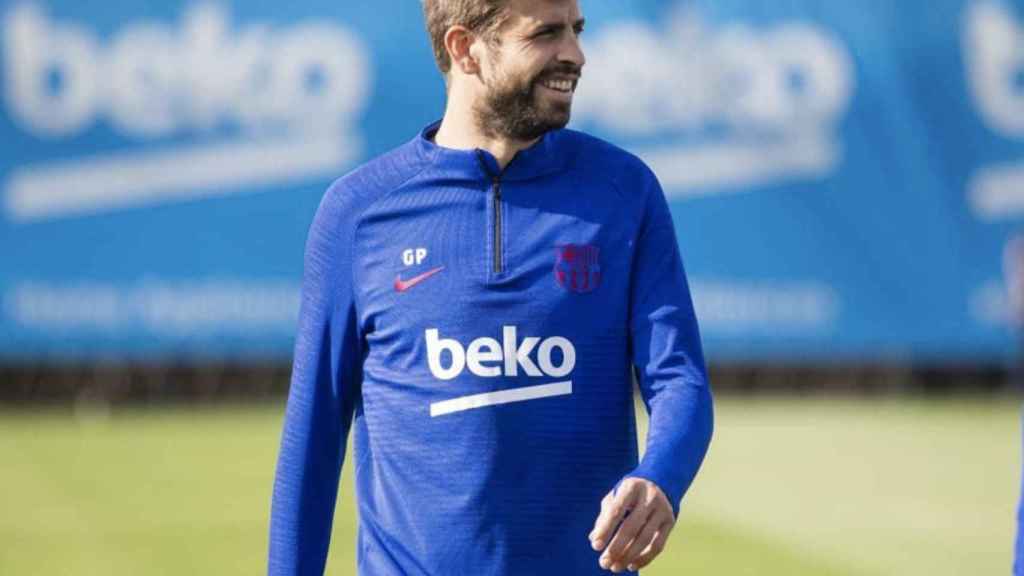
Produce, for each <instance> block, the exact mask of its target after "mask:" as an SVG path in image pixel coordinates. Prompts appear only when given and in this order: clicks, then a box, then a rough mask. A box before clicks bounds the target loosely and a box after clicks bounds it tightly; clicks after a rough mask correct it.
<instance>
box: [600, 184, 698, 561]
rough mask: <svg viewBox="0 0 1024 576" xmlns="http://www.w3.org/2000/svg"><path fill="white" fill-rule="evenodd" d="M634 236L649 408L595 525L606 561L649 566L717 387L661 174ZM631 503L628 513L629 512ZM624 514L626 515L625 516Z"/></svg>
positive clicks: (638, 331) (634, 289)
mask: <svg viewBox="0 0 1024 576" xmlns="http://www.w3.org/2000/svg"><path fill="white" fill-rule="evenodd" d="M645 174H646V175H647V182H648V184H647V186H648V194H647V205H646V209H645V211H644V216H643V220H642V222H641V225H640V232H639V234H638V237H637V241H636V254H635V257H634V265H633V276H632V278H631V286H630V326H629V331H630V353H631V355H632V360H633V365H634V368H635V372H636V376H637V380H638V382H639V384H640V393H641V395H642V396H643V400H644V406H645V407H646V408H647V412H648V414H649V416H650V418H649V420H650V425H649V427H648V432H647V450H646V452H645V453H644V457H643V459H642V460H641V462H640V464H639V466H637V468H636V469H635V470H633V471H632V472H631V473H629V474H627V475H626V477H625V478H624V479H623V480H622V481H621V482H620V484H619V485H618V486H617V487H616V489H615V490H613V491H612V492H611V493H609V494H608V496H606V497H605V499H604V501H602V503H601V514H600V516H599V517H598V519H597V522H596V524H595V528H594V531H593V532H592V533H591V539H592V541H593V546H594V548H595V549H597V550H604V554H602V556H601V560H600V562H601V566H602V567H604V568H606V569H611V570H613V571H614V572H620V571H621V570H623V569H629V570H635V569H638V568H642V567H644V566H646V565H647V564H648V563H649V562H651V560H653V559H654V558H655V557H656V556H657V555H658V554H659V553H660V552H661V550H662V547H663V546H664V545H665V542H666V541H667V539H668V534H669V532H670V531H671V530H672V527H673V526H674V525H675V521H676V517H677V516H678V514H679V503H680V501H681V500H682V497H683V494H685V493H686V490H687V489H688V488H689V487H690V484H691V483H692V482H693V479H694V477H695V476H696V475H697V470H698V469H699V468H700V465H701V463H702V462H703V460H704V455H705V454H706V453H707V449H708V445H709V444H710V442H711V431H712V423H713V414H712V407H711V392H710V389H709V387H708V382H707V370H706V368H705V366H704V354H703V352H702V350H701V344H700V334H699V332H698V329H697V320H696V317H695V316H694V312H693V303H692V302H691V299H690V290H689V287H688V285H687V282H686V273H685V272H684V270H683V264H682V258H681V257H680V255H679V245H678V243H677V242H676V236H675V227H674V226H673V224H672V217H671V214H670V213H669V210H668V204H667V202H666V201H665V195H664V193H663V192H662V190H661V186H660V185H659V184H658V181H657V179H656V178H655V176H654V175H653V174H652V173H650V172H649V171H645ZM627 513H628V515H627ZM620 523H621V524H620Z"/></svg>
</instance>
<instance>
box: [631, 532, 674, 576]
mask: <svg viewBox="0 0 1024 576" xmlns="http://www.w3.org/2000/svg"><path fill="white" fill-rule="evenodd" d="M672 526H673V524H672V523H671V522H666V523H664V524H662V525H661V527H659V528H658V533H657V534H656V535H655V536H654V539H653V540H651V543H650V545H648V546H647V548H646V549H644V551H643V552H641V553H640V555H639V556H637V557H636V558H635V559H634V560H633V561H632V562H630V564H629V569H630V570H639V569H641V568H643V567H644V566H647V565H648V564H650V563H651V561H652V560H654V559H655V558H657V557H658V554H661V551H662V550H664V549H665V543H666V542H668V535H669V534H670V533H671V532H672Z"/></svg>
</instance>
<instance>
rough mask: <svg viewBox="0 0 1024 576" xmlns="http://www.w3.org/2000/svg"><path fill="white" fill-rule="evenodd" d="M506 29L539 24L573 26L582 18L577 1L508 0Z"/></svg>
mask: <svg viewBox="0 0 1024 576" xmlns="http://www.w3.org/2000/svg"><path fill="white" fill-rule="evenodd" d="M508 13H509V18H508V20H507V21H506V22H505V27H506V28H508V29H513V30H514V29H517V28H528V27H530V26H536V25H537V24H540V23H546V24H552V23H566V24H573V23H575V22H576V21H577V20H579V19H580V18H582V17H583V15H582V13H581V12H580V5H579V1H578V0H509V3H508Z"/></svg>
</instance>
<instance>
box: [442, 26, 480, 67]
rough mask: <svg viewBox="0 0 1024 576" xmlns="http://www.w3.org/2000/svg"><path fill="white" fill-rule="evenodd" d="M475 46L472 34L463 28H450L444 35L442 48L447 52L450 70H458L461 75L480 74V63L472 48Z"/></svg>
mask: <svg viewBox="0 0 1024 576" xmlns="http://www.w3.org/2000/svg"><path fill="white" fill-rule="evenodd" d="M476 44H477V42H476V38H475V37H474V35H473V33H472V32H470V31H469V29H468V28H466V27H465V26H452V27H451V28H449V29H448V31H447V32H445V34H444V46H445V49H447V50H448V58H449V59H450V60H451V62H452V68H456V67H457V68H458V69H459V70H461V71H462V73H463V74H467V75H475V74H477V73H478V72H480V61H479V59H478V58H477V56H476V54H474V53H475V52H476V50H474V46H475V45H476Z"/></svg>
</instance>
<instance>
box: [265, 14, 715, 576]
mask: <svg viewBox="0 0 1024 576" xmlns="http://www.w3.org/2000/svg"><path fill="white" fill-rule="evenodd" d="M424 12H425V15H426V20H427V28H428V31H429V33H430V36H431V40H432V42H433V46H434V50H435V54H436V57H437V61H438V64H439V66H440V68H441V71H442V73H443V74H444V75H445V80H446V84H447V91H448V103H447V108H446V111H445V115H444V118H443V120H442V121H441V122H440V123H438V124H434V125H431V126H429V127H427V128H426V129H425V130H423V131H422V132H421V133H420V134H419V135H418V136H417V137H416V138H414V139H413V140H412V141H410V142H409V143H407V144H405V145H404V146H402V147H400V148H398V149H396V150H394V151H392V152H389V153H387V154H385V155H383V156H381V157H379V158H377V159H375V160H373V161H371V162H370V163H368V164H366V165H364V166H363V167H361V168H359V169H357V170H356V171H354V172H352V173H351V174H348V175H347V176H345V177H343V178H341V179H340V180H338V181H337V182H335V183H334V184H333V185H332V186H331V187H330V189H329V190H328V191H327V194H326V195H325V197H324V199H323V202H322V203H321V206H320V209H319V211H318V213H317V216H316V218H315V220H314V222H313V225H312V228H311V230H310V235H309V240H308V244H307V249H306V257H305V266H306V268H305V275H304V279H303V298H302V310H301V318H300V326H299V332H298V337H297V342H296V347H295V365H294V372H293V377H292V385H291V392H290V396H289V399H288V408H287V413H286V417H285V425H284V433H283V437H282V443H281V454H280V461H279V463H278V468H277V480H276V483H275V487H274V501H273V512H272V519H271V541H270V562H269V571H270V573H271V574H275V575H279V574H280V575H286V574H287V575H292V574H322V572H323V569H324V563H325V558H326V554H327V549H328V544H329V538H330V531H331V519H332V515H333V510H334V504H335V498H336V493H337V484H338V477H339V470H340V467H341V463H342V460H343V457H344V447H345V439H346V436H347V433H348V430H349V427H350V425H351V426H353V427H354V428H355V432H354V434H355V438H354V446H355V456H354V458H353V461H354V475H355V481H356V491H357V498H356V500H357V503H358V511H359V519H360V526H359V536H358V544H357V546H358V548H357V555H358V558H357V563H358V572H359V573H360V574H363V575H373V576H376V575H395V574H405V575H427V574H430V575H474V576H477V575H488V574H494V575H513V574H515V575H534V576H535V575H543V574H552V575H568V574H572V575H580V574H602V573H606V572H605V570H611V571H613V572H617V573H621V572H624V571H629V572H635V571H636V570H637V569H639V568H641V567H643V566H645V565H647V564H648V563H649V562H651V560H653V559H654V557H655V556H657V555H658V553H659V552H660V551H661V550H662V547H663V546H664V545H665V541H666V539H667V538H668V535H669V532H670V531H671V530H672V526H673V524H674V523H675V518H676V515H677V514H678V506H679V502H680V499H681V498H682V496H683V494H684V492H685V491H686V490H687V488H688V487H689V485H690V483H691V482H692V480H693V478H694V476H695V475H696V473H697V470H698V468H699V467H700V464H701V461H702V460H703V458H704V454H705V452H706V450H707V447H708V443H709V441H710V436H711V429H712V411H711V396H710V392H709V390H708V385H707V379H706V374H705V367H704V360H703V355H702V352H701V347H700V340H699V335H698V332H697V324H696V321H695V318H694V315H693V307H692V304H691V302H690V296H689V291H688V288H687V284H686V278H685V274H684V272H683V267H682V264H681V260H680V257H679V253H678V248H677V243H676V238H675V232H674V228H673V225H672V221H671V217H670V214H669V211H668V207H667V204H666V201H665V198H664V194H663V193H662V191H661V188H660V187H659V185H658V182H657V180H656V179H655V177H654V175H653V174H652V173H651V171H650V170H649V169H648V168H647V167H646V166H645V165H644V164H643V163H642V162H641V161H640V160H638V159H637V158H636V157H634V156H632V155H629V154H627V153H625V152H623V151H622V150H619V149H617V148H615V147H613V146H611V145H609V144H606V143H604V142H602V141H600V140H597V139H595V138H592V137H589V136H586V135H584V134H581V133H578V132H574V131H570V130H564V129H562V128H563V127H564V126H565V125H566V123H567V122H568V121H569V114H570V107H571V103H572V97H573V91H574V90H575V88H576V85H577V83H578V81H579V79H580V75H581V70H582V68H583V66H584V56H583V53H582V51H581V48H580V44H579V35H580V33H581V32H582V30H583V18H582V16H581V14H580V9H579V7H578V5H577V2H576V0H426V1H425V2H424ZM637 65H643V63H642V62H638V63H637ZM634 370H635V372H636V376H637V378H638V382H639V386H640V390H641V393H642V396H643V399H644V402H645V405H646V408H647V410H648V411H649V414H650V430H649V432H648V436H647V449H646V453H645V456H644V458H643V460H642V461H640V462H639V463H638V461H637V438H636V422H635V416H634V409H633V395H632V389H631V376H632V375H633V371H634Z"/></svg>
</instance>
